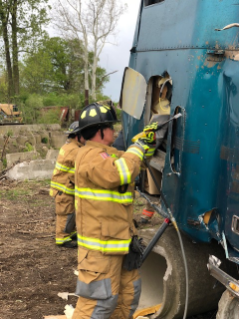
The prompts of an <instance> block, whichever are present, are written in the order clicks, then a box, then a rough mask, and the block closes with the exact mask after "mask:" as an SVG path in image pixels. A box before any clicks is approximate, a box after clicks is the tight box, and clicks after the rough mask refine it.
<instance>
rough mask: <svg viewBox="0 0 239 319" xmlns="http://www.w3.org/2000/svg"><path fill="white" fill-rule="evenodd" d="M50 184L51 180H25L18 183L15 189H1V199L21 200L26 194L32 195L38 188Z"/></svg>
mask: <svg viewBox="0 0 239 319" xmlns="http://www.w3.org/2000/svg"><path fill="white" fill-rule="evenodd" d="M49 185H50V180H43V181H35V180H33V181H28V180H26V181H24V182H20V183H18V184H17V186H16V187H15V189H1V192H0V200H1V199H7V200H14V201H15V200H19V199H21V200H22V198H23V197H26V196H32V195H33V194H34V192H35V190H36V189H39V188H40V187H43V188H45V187H48V186H49Z"/></svg>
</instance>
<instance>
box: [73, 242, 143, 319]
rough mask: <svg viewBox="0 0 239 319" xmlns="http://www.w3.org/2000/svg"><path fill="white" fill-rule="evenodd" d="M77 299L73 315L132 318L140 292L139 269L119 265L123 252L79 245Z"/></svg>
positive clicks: (89, 318) (96, 318)
mask: <svg viewBox="0 0 239 319" xmlns="http://www.w3.org/2000/svg"><path fill="white" fill-rule="evenodd" d="M78 256H79V257H78V270H79V276H78V281H77V288H76V294H77V295H79V296H80V297H79V299H78V302H77V305H76V308H75V311H74V314H73V317H72V319H109V318H110V319H127V318H132V315H133V313H134V312H135V310H136V308H137V306H138V302H139V297H140V293H141V280H140V276H139V271H138V270H137V269H134V270H132V271H128V270H125V269H123V268H122V264H123V259H124V255H103V254H102V253H101V252H98V251H93V250H86V249H83V248H79V255H78Z"/></svg>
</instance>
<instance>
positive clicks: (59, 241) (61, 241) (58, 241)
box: [56, 236, 72, 245]
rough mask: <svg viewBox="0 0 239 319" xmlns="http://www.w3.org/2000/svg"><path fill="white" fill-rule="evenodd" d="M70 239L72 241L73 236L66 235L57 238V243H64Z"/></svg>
mask: <svg viewBox="0 0 239 319" xmlns="http://www.w3.org/2000/svg"><path fill="white" fill-rule="evenodd" d="M68 241H72V239H71V236H67V237H64V238H56V244H57V245H62V244H64V243H66V242H68Z"/></svg>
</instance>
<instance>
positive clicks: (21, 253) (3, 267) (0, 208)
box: [0, 179, 215, 319]
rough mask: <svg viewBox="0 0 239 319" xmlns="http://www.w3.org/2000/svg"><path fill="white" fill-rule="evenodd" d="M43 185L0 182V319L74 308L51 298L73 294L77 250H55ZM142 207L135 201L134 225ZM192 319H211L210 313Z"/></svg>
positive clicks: (50, 204)
mask: <svg viewBox="0 0 239 319" xmlns="http://www.w3.org/2000/svg"><path fill="white" fill-rule="evenodd" d="M49 182H50V181H41V182H39V181H31V182H27V181H25V182H10V181H7V180H4V179H2V180H0V305H1V308H0V319H16V318H17V319H43V317H44V316H46V315H63V314H64V307H65V305H66V304H72V305H73V306H74V307H75V304H76V297H75V296H70V297H69V300H68V301H67V300H63V299H61V298H60V297H58V296H57V294H58V293H59V292H70V293H73V292H74V291H75V286H76V280H77V277H76V275H74V270H76V269H77V250H76V249H67V248H63V247H62V248H59V247H57V246H56V245H55V242H54V231H55V214H54V201H53V199H52V198H51V197H50V196H49V195H48V189H49ZM144 203H145V202H144V200H141V199H138V200H137V201H136V206H135V215H136V219H139V216H140V213H141V211H142V208H143V206H144ZM158 221H159V217H157V216H155V217H154V219H153V221H152V224H156V223H158ZM193 318H195V319H196V318H198V319H199V318H205V319H206V318H207V319H214V318H215V312H211V313H209V314H207V315H205V316H194V317H193ZM193 318H191V319H193Z"/></svg>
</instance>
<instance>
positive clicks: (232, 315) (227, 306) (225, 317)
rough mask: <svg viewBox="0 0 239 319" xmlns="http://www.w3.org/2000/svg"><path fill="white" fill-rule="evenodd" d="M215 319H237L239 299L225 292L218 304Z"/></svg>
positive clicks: (238, 317)
mask: <svg viewBox="0 0 239 319" xmlns="http://www.w3.org/2000/svg"><path fill="white" fill-rule="evenodd" d="M216 319H239V299H238V298H237V297H235V296H233V295H232V294H231V293H230V292H229V291H228V290H226V291H225V292H224V293H223V294H222V297H221V299H220V301H219V303H218V312H217V317H216Z"/></svg>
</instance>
